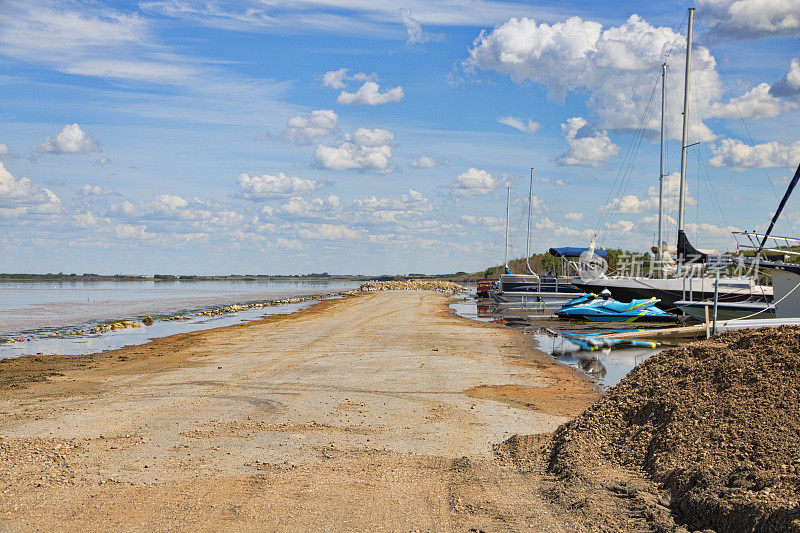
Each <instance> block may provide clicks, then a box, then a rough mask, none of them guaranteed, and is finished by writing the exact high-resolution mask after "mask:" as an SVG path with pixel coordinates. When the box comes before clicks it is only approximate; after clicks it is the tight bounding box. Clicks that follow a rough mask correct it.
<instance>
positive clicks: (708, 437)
mask: <svg viewBox="0 0 800 533" xmlns="http://www.w3.org/2000/svg"><path fill="white" fill-rule="evenodd" d="M550 450H551V455H550V457H549V470H550V471H551V472H552V473H555V474H556V475H558V476H560V477H561V478H562V479H565V480H566V479H572V480H574V481H576V482H577V481H579V480H580V479H581V478H586V479H589V478H591V477H592V475H593V473H596V471H597V469H598V465H602V464H611V465H616V466H622V467H624V468H626V469H631V470H635V471H638V472H640V473H642V474H644V476H645V477H646V478H649V480H651V481H653V482H655V483H656V484H657V485H658V487H659V488H661V489H662V490H663V493H662V494H661V498H660V503H661V504H662V505H667V506H668V507H669V508H670V510H671V511H672V512H673V513H674V515H675V517H676V520H677V521H678V523H684V524H686V525H687V526H688V527H690V528H694V529H705V528H711V529H713V530H715V531H718V532H723V531H751V530H755V531H798V532H800V506H798V502H800V327H788V326H784V327H781V328H764V329H759V330H751V331H746V330H741V331H731V332H728V333H724V334H722V335H719V336H717V337H714V338H712V339H710V340H706V341H702V342H697V343H692V344H690V345H686V346H683V347H679V348H674V349H670V350H666V351H664V352H661V353H660V354H658V355H655V356H653V357H651V358H650V359H648V360H647V361H645V362H644V363H642V364H641V365H639V366H638V367H637V368H636V369H634V370H633V371H632V372H631V373H630V374H629V375H628V376H627V377H626V378H625V379H624V380H622V382H620V384H619V385H617V386H616V387H614V388H613V389H611V390H609V391H608V392H607V393H606V394H605V395H604V396H603V397H602V398H601V399H600V400H599V401H598V402H597V403H595V404H594V405H593V406H592V407H590V408H589V409H587V410H586V411H585V412H584V413H583V414H581V415H580V416H578V417H577V418H576V419H574V420H572V421H571V422H569V423H567V424H565V425H564V426H561V428H559V429H558V431H557V432H556V433H555V434H554V436H553V440H552V442H551V448H550Z"/></svg>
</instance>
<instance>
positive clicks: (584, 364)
mask: <svg viewBox="0 0 800 533" xmlns="http://www.w3.org/2000/svg"><path fill="white" fill-rule="evenodd" d="M450 307H451V308H452V309H453V310H454V311H455V312H456V313H457V314H459V315H460V316H463V317H466V318H471V319H473V320H480V321H482V322H487V321H488V322H491V321H494V320H501V319H506V320H508V318H509V317H508V316H506V315H505V314H495V313H493V309H492V308H491V307H489V306H485V307H484V306H479V305H478V302H477V301H476V300H475V299H474V298H472V297H464V298H463V299H460V300H458V301H457V302H454V303H453V304H451V305H450ZM508 325H509V326H511V327H514V328H519V329H522V330H523V331H526V332H528V333H530V334H531V335H533V336H534V338H535V339H536V341H537V342H538V346H539V349H540V350H541V351H543V352H545V353H547V354H550V355H552V356H553V357H554V358H555V359H557V360H558V361H560V362H562V363H564V364H566V365H569V366H572V367H575V368H578V369H580V370H581V371H582V372H584V373H586V375H587V376H588V377H590V378H591V379H593V380H594V381H595V382H597V384H598V385H600V387H602V388H603V389H607V388H609V387H613V386H614V385H616V384H617V383H619V382H620V381H621V380H622V378H624V377H625V376H627V375H628V373H629V372H630V371H631V370H633V369H634V368H635V367H636V366H637V365H638V364H640V363H641V362H643V361H645V360H647V358H649V357H652V356H653V355H655V354H657V353H658V352H660V351H662V350H663V349H664V348H662V347H657V348H639V347H635V348H634V347H628V348H625V347H615V348H613V349H612V348H606V349H604V350H600V351H593V352H587V351H582V350H581V349H580V347H579V346H578V345H577V344H575V343H573V342H570V340H569V339H568V338H566V337H564V336H563V335H561V334H560V333H574V334H579V335H592V334H601V333H610V332H612V331H620V330H619V329H616V330H600V329H579V330H576V329H571V328H570V326H572V327H573V328H574V326H575V324H574V323H570V322H562V321H558V320H552V321H547V328H548V329H549V330H552V331H555V332H556V333H558V335H557V336H553V335H551V334H547V333H544V332H542V331H541V329H542V328H541V327H539V326H535V325H529V324H527V323H523V322H521V321H520V322H509V323H508Z"/></svg>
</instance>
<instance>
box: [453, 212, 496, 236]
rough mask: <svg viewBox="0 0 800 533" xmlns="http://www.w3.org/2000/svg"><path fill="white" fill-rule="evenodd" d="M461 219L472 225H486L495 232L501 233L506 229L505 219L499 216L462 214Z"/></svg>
mask: <svg viewBox="0 0 800 533" xmlns="http://www.w3.org/2000/svg"><path fill="white" fill-rule="evenodd" d="M461 221H462V222H464V223H465V224H469V225H470V226H485V227H486V228H487V229H488V230H489V231H491V232H493V233H499V232H501V231H503V230H504V229H505V224H506V222H505V220H503V219H500V218H497V217H478V216H475V215H461Z"/></svg>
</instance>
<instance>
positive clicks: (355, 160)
mask: <svg viewBox="0 0 800 533" xmlns="http://www.w3.org/2000/svg"><path fill="white" fill-rule="evenodd" d="M393 140H394V134H393V133H392V132H390V131H388V130H384V129H380V128H377V129H367V128H358V129H357V130H356V131H355V133H354V134H353V135H352V137H350V136H348V137H346V138H345V140H344V141H343V142H341V143H340V144H339V145H338V146H327V145H322V144H320V145H318V146H317V148H316V150H314V160H315V162H316V165H317V166H319V167H320V168H326V169H329V170H368V169H374V170H377V171H379V172H383V173H386V172H391V171H392V168H391V166H390V159H391V157H392V147H391V144H390V143H391V142H392V141H393Z"/></svg>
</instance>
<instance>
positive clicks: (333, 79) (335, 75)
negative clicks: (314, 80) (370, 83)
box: [322, 68, 348, 89]
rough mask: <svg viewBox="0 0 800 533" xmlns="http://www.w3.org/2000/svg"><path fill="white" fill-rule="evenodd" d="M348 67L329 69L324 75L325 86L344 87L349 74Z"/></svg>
mask: <svg viewBox="0 0 800 533" xmlns="http://www.w3.org/2000/svg"><path fill="white" fill-rule="evenodd" d="M347 70H348V69H346V68H340V69H339V70H329V71H328V72H326V73H325V74H323V75H322V85H324V86H325V87H333V88H334V89H344V88H345V83H344V79H345V76H347Z"/></svg>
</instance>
